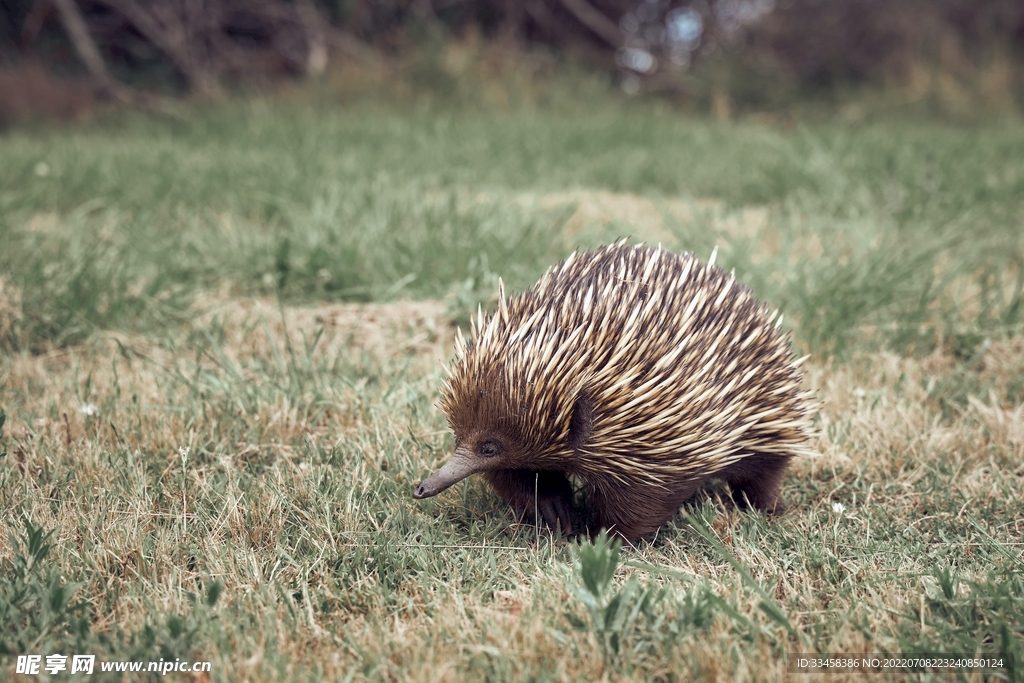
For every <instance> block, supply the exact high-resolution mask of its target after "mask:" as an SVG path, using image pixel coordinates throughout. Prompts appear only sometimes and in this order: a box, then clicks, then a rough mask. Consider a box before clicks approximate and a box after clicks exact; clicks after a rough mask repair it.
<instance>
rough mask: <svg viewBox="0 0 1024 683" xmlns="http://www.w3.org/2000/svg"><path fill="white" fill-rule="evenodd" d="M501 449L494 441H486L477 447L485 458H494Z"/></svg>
mask: <svg viewBox="0 0 1024 683" xmlns="http://www.w3.org/2000/svg"><path fill="white" fill-rule="evenodd" d="M500 450H501V449H499V448H498V444H496V443H494V442H493V441H485V442H483V443H482V444H480V446H479V447H478V448H477V452H478V453H480V455H482V456H484V457H485V458H493V457H494V456H496V455H497V454H498V452H499V451H500Z"/></svg>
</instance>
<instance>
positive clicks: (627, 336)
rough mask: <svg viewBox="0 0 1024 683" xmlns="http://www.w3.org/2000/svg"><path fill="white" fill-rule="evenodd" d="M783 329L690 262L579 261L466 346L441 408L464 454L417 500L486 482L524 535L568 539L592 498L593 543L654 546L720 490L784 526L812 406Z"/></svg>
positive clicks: (615, 255) (658, 256)
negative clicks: (673, 520) (656, 535)
mask: <svg viewBox="0 0 1024 683" xmlns="http://www.w3.org/2000/svg"><path fill="white" fill-rule="evenodd" d="M781 322H782V318H781V316H778V314H777V313H776V312H771V311H770V310H769V309H768V307H767V306H765V305H764V304H762V303H759V302H758V301H757V300H756V299H755V298H754V297H753V295H752V294H751V291H750V289H748V288H747V287H746V286H745V285H742V284H741V283H739V282H738V281H737V280H736V279H735V277H734V276H733V275H732V274H729V273H726V272H724V271H723V270H721V269H720V268H717V267H715V266H714V254H713V255H712V258H711V261H710V262H709V263H707V264H705V263H702V262H701V261H699V260H698V259H697V258H696V257H694V256H693V255H692V254H676V253H672V252H669V251H665V250H662V249H661V248H660V247H659V248H657V249H655V248H650V247H644V246H632V247H630V246H626V245H625V241H622V242H618V243H616V244H612V245H609V246H606V247H603V248H601V249H597V250H594V251H584V252H576V253H573V254H572V255H571V256H569V257H568V258H567V259H566V260H565V261H563V262H562V263H560V264H558V265H556V266H554V267H552V268H551V269H550V270H548V272H547V273H546V274H545V275H544V276H543V277H542V278H541V279H540V281H539V282H538V283H537V284H536V285H534V286H533V287H531V288H530V289H528V290H526V291H525V292H523V293H521V294H519V295H517V296H513V297H512V298H510V299H509V298H506V296H505V292H504V287H503V285H502V284H501V283H500V282H499V298H498V307H497V310H496V311H495V312H494V313H493V314H491V315H489V316H485V315H483V313H482V312H480V311H478V314H477V320H475V321H474V324H473V330H472V332H473V334H472V338H471V340H469V341H467V340H465V339H464V338H463V336H462V332H461V331H460V332H459V333H458V335H457V336H456V343H455V346H456V354H457V358H456V360H455V361H454V364H453V367H451V368H446V369H447V370H448V373H449V379H448V382H447V384H446V386H445V387H444V389H443V391H442V395H441V402H440V407H441V408H442V409H443V411H444V412H445V413H446V414H447V416H448V421H449V423H450V425H451V428H452V431H453V432H454V433H455V453H454V455H453V456H452V458H451V460H449V461H448V463H447V464H446V465H444V466H443V467H442V468H441V469H439V470H438V471H437V472H434V473H433V474H431V475H430V476H429V477H427V478H426V479H424V480H423V482H422V483H420V485H419V486H418V487H417V488H416V490H415V492H414V494H413V495H414V496H415V497H416V498H428V497H430V496H435V495H437V494H438V493H440V492H441V491H444V490H445V489H446V488H448V487H449V486H451V485H452V484H454V483H456V482H458V481H460V480H462V479H464V478H465V477H467V476H469V475H471V474H474V473H478V472H479V473H482V474H483V476H484V478H485V479H486V480H487V482H488V483H489V484H490V485H491V487H493V488H494V490H496V491H497V492H498V493H499V494H501V495H502V496H504V497H505V498H506V499H507V500H508V502H509V504H510V505H511V507H512V509H513V511H514V512H515V514H516V515H517V516H518V517H519V518H520V519H522V520H525V521H528V522H531V523H536V522H540V521H542V522H544V523H546V524H547V525H548V526H550V527H552V528H554V527H555V526H556V525H558V524H560V525H561V528H562V529H563V530H566V531H569V530H571V528H572V521H573V516H574V509H573V505H574V492H573V486H572V485H571V484H570V479H569V477H573V478H574V479H576V480H577V481H579V482H581V483H582V486H583V488H584V489H585V495H586V497H587V500H588V501H589V507H590V509H591V510H592V515H593V519H592V520H590V521H591V522H592V523H593V525H594V526H593V527H591V528H592V529H593V530H596V529H600V528H606V529H609V530H610V531H612V532H613V533H616V534H618V535H620V536H622V537H623V538H625V539H627V540H630V541H632V540H636V539H637V538H640V537H642V536H644V535H646V534H649V533H651V532H653V531H655V530H656V529H657V528H658V527H660V526H661V525H662V524H663V523H664V522H665V521H666V520H668V519H669V518H670V517H671V516H672V515H674V514H675V513H676V512H677V511H678V509H679V507H680V505H681V504H682V503H683V501H684V500H686V499H687V498H688V497H689V496H690V495H691V494H693V493H694V492H695V491H696V489H697V488H698V487H700V486H701V484H702V483H703V482H704V481H705V480H706V479H708V478H709V477H712V476H714V477H719V478H721V479H724V480H725V481H726V482H728V483H729V484H730V486H731V488H732V490H733V492H734V495H736V498H737V501H738V502H739V503H740V504H744V503H746V504H749V505H752V506H753V507H755V508H758V509H761V510H766V511H769V512H778V511H780V510H781V509H782V507H783V504H782V501H781V499H780V496H779V487H780V482H781V479H782V476H783V474H784V472H785V470H786V467H787V466H788V464H789V461H790V458H792V457H793V456H795V455H798V454H802V453H809V452H810V451H809V447H808V444H807V440H808V436H809V434H810V422H811V396H810V394H809V393H807V392H804V391H802V390H801V386H800V385H801V374H802V373H801V370H800V365H801V363H802V362H803V360H804V359H803V358H801V359H795V358H794V356H793V352H792V348H791V345H790V341H789V338H788V335H787V334H785V333H783V332H782V331H781V330H780V329H779V327H780V324H781ZM805 358H806V357H805Z"/></svg>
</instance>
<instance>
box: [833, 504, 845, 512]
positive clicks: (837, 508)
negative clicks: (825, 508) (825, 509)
mask: <svg viewBox="0 0 1024 683" xmlns="http://www.w3.org/2000/svg"><path fill="white" fill-rule="evenodd" d="M832 512H834V513H836V514H837V515H841V514H843V513H844V512H846V506H845V505H843V504H842V503H832Z"/></svg>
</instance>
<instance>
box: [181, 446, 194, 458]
mask: <svg viewBox="0 0 1024 683" xmlns="http://www.w3.org/2000/svg"><path fill="white" fill-rule="evenodd" d="M190 450H191V449H190V448H189V447H188V446H182V447H181V448H179V449H178V453H180V454H181V457H183V458H187V457H188V452H189V451H190Z"/></svg>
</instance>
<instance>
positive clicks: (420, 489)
mask: <svg viewBox="0 0 1024 683" xmlns="http://www.w3.org/2000/svg"><path fill="white" fill-rule="evenodd" d="M423 490H424V489H423V484H420V485H419V486H417V487H416V495H417V496H422V495H423Z"/></svg>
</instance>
